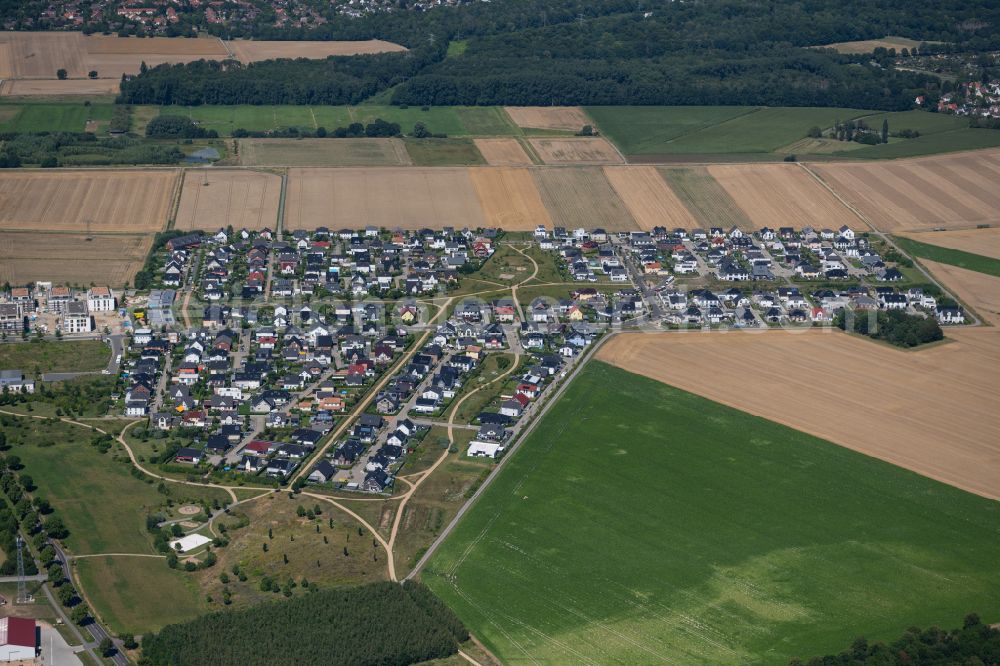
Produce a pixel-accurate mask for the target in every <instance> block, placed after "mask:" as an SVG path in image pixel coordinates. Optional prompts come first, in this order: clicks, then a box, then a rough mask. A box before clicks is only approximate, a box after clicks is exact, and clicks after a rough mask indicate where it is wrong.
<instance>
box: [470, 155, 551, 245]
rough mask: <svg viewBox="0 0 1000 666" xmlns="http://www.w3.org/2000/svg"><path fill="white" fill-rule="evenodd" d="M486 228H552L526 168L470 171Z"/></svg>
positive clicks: (531, 229)
mask: <svg viewBox="0 0 1000 666" xmlns="http://www.w3.org/2000/svg"><path fill="white" fill-rule="evenodd" d="M469 177H470V179H471V180H472V184H473V187H474V188H475V192H476V196H477V197H478V200H479V204H480V206H481V207H482V211H483V216H484V218H485V224H486V226H490V227H498V228H501V229H505V230H507V231H533V230H534V228H535V227H536V226H538V225H539V224H544V225H545V226H547V227H551V226H552V219H551V218H550V217H549V213H548V211H546V209H545V205H544V204H543V203H542V199H541V197H540V196H539V194H538V188H536V187H535V181H534V179H533V178H532V177H531V171H530V170H528V169H518V168H510V167H497V168H481V169H469Z"/></svg>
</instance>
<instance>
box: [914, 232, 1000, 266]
mask: <svg viewBox="0 0 1000 666" xmlns="http://www.w3.org/2000/svg"><path fill="white" fill-rule="evenodd" d="M899 235H900V236H905V237H906V238H912V239H913V240H915V241H920V242H921V243H928V244H929V245H938V246H940V247H947V248H951V249H953V250H962V251H964V252H971V253H973V254H981V255H983V256H984V257H993V258H994V259H1000V227H991V228H989V229H961V230H958V231H926V232H906V233H902V234H899Z"/></svg>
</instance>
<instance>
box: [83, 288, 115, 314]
mask: <svg viewBox="0 0 1000 666" xmlns="http://www.w3.org/2000/svg"><path fill="white" fill-rule="evenodd" d="M87 307H89V308H90V311H91V312H113V311H114V309H115V294H114V292H113V291H111V288H110V287H94V288H92V289H91V290H90V291H89V292H87Z"/></svg>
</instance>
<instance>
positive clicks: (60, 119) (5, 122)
mask: <svg viewBox="0 0 1000 666" xmlns="http://www.w3.org/2000/svg"><path fill="white" fill-rule="evenodd" d="M113 109H114V105H113V104H103V103H99V104H93V103H92V104H89V105H86V104H84V103H83V102H68V103H34V102H30V103H17V104H9V103H0V132H82V131H84V130H85V129H86V126H87V121H88V120H111V113H112V111H113Z"/></svg>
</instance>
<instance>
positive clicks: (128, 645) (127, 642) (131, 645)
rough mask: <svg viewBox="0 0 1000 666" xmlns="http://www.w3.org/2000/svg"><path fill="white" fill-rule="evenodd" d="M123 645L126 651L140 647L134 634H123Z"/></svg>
mask: <svg viewBox="0 0 1000 666" xmlns="http://www.w3.org/2000/svg"><path fill="white" fill-rule="evenodd" d="M121 638H122V645H123V646H124V647H125V649H126V650H134V649H136V648H137V647H139V643H138V641H136V640H135V636H133V635H132V634H122V636H121Z"/></svg>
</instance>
